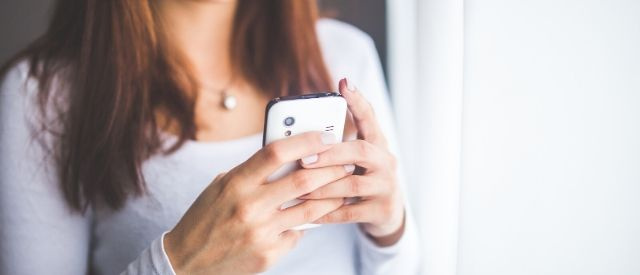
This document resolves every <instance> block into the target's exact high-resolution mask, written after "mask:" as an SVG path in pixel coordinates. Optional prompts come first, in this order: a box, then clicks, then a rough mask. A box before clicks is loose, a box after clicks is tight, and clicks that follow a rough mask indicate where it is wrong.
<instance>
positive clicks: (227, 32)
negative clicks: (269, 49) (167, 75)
mask: <svg viewBox="0 0 640 275" xmlns="http://www.w3.org/2000/svg"><path fill="white" fill-rule="evenodd" d="M235 10H236V1H232V0H229V1H200V0H163V1H160V3H159V12H160V17H161V18H162V19H163V21H164V22H163V24H164V25H165V26H166V28H167V31H168V32H169V37H171V38H172V40H171V41H169V42H170V43H173V44H174V46H175V47H177V48H178V50H179V51H180V52H181V53H182V54H183V55H184V56H185V57H186V58H187V61H188V62H189V63H190V64H191V65H192V66H193V69H194V70H195V71H194V72H193V73H195V74H196V78H197V79H198V80H199V81H201V82H206V83H203V84H205V85H219V86H222V85H225V84H226V83H227V82H228V81H229V80H230V79H231V77H232V76H231V71H230V68H231V58H230V39H231V32H232V27H233V19H234V14H235Z"/></svg>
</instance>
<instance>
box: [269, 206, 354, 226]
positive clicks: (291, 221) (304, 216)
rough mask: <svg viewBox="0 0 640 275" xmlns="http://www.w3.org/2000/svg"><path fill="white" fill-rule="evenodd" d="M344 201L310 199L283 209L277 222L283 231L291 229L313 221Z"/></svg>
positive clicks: (278, 215)
mask: <svg viewBox="0 0 640 275" xmlns="http://www.w3.org/2000/svg"><path fill="white" fill-rule="evenodd" d="M343 203H344V199H327V200H308V201H305V202H303V203H301V204H298V205H296V206H293V207H290V208H287V209H284V210H281V211H280V213H278V214H277V215H276V220H277V224H278V225H279V226H280V230H281V231H285V230H289V229H291V228H294V227H296V226H298V225H303V224H305V223H311V222H313V221H315V220H317V219H319V218H320V217H322V216H324V215H326V214H327V213H330V212H332V211H334V210H336V209H338V208H339V207H340V206H342V205H343Z"/></svg>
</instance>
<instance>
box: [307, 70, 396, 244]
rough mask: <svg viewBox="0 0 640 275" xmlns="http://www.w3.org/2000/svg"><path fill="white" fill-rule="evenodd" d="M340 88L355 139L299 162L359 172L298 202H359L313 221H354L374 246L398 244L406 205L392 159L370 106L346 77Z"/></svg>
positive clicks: (308, 165)
mask: <svg viewBox="0 0 640 275" xmlns="http://www.w3.org/2000/svg"><path fill="white" fill-rule="evenodd" d="M338 85H339V89H340V92H341V93H342V95H343V97H344V98H345V99H346V100H347V104H348V106H349V111H350V112H351V114H352V116H353V120H354V122H355V124H356V128H357V130H358V139H357V140H354V141H347V142H343V143H340V144H337V145H335V146H333V147H332V148H330V149H328V150H326V151H324V152H322V153H320V154H318V158H317V161H315V162H314V163H303V166H304V167H305V168H318V167H331V166H335V165H349V164H355V165H357V166H358V167H359V169H357V170H356V173H354V174H353V175H349V176H347V177H344V178H341V179H339V180H336V181H335V182H332V183H329V184H327V185H325V186H323V187H320V188H319V189H317V190H315V191H313V192H311V193H310V194H308V195H306V196H303V197H302V198H303V199H317V200H322V199H327V198H343V197H359V198H361V200H360V201H359V202H357V203H354V204H347V205H344V206H342V207H341V208H339V209H337V210H336V211H333V212H331V213H329V214H327V215H325V216H324V217H322V218H321V219H319V220H318V221H315V222H316V223H350V222H358V223H361V224H362V229H363V230H364V231H365V232H367V233H368V234H369V235H370V236H371V237H372V239H373V240H374V241H376V243H378V245H381V246H388V245H391V244H394V243H396V242H397V241H398V240H399V239H400V237H401V236H402V233H403V232H404V204H403V201H402V196H401V192H400V190H399V187H398V182H397V178H396V160H395V157H394V156H393V155H392V154H391V153H390V152H389V150H388V148H387V141H386V139H385V137H384V135H383V133H382V131H381V130H380V127H379V126H378V123H377V121H376V118H375V115H374V113H373V109H372V108H371V105H370V104H369V103H368V102H367V101H366V100H365V99H364V97H363V96H362V95H361V94H360V93H359V92H358V91H357V90H356V89H354V88H350V87H348V85H347V80H346V79H342V80H341V81H340V83H339V84H338ZM314 159H315V158H314Z"/></svg>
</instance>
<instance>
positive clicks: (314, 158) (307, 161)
mask: <svg viewBox="0 0 640 275" xmlns="http://www.w3.org/2000/svg"><path fill="white" fill-rule="evenodd" d="M316 161H318V155H317V154H313V155H310V156H306V157H304V158H302V163H303V164H312V163H314V162H316Z"/></svg>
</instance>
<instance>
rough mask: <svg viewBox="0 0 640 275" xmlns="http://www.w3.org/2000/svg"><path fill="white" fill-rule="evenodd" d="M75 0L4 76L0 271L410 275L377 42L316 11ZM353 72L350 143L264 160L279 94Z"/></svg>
mask: <svg viewBox="0 0 640 275" xmlns="http://www.w3.org/2000/svg"><path fill="white" fill-rule="evenodd" d="M78 2H79V3H77V2H73V1H62V0H61V1H58V2H57V4H56V7H55V10H54V14H53V18H52V22H51V25H50V27H49V29H48V31H47V32H46V33H45V34H44V35H43V36H42V37H41V38H40V39H38V40H37V41H36V42H34V43H33V44H32V45H31V46H30V47H29V48H28V49H26V50H25V51H24V52H23V53H21V54H20V55H18V56H17V57H16V58H15V60H14V61H13V62H10V64H9V65H7V66H6V69H5V71H6V72H5V73H3V75H4V80H3V82H2V91H1V96H2V101H1V104H2V106H1V115H0V118H1V120H2V121H1V122H2V131H1V132H0V133H1V134H0V135H1V144H2V145H1V146H2V147H1V148H2V153H1V156H0V159H1V162H0V173H1V177H2V181H1V186H0V187H1V188H0V190H1V191H0V192H1V193H0V196H1V203H2V207H1V208H0V209H1V210H0V214H1V215H0V222H1V223H2V230H1V231H0V250H1V252H2V254H1V259H2V260H1V261H0V271H1V272H0V273H2V274H43V273H54V274H85V273H87V272H91V273H97V274H117V273H120V272H123V271H124V272H125V273H126V274H174V273H175V274H196V273H197V274H246V273H256V272H265V273H267V274H314V273H315V274H356V273H362V274H410V273H413V272H415V269H416V265H417V261H416V257H417V248H416V242H415V240H416V236H415V234H416V233H415V229H414V226H413V225H412V220H411V217H410V215H408V214H407V212H406V211H405V201H404V200H403V196H402V195H401V191H400V187H399V183H398V179H397V176H396V168H395V160H394V158H393V154H392V153H391V152H390V151H389V149H388V148H387V141H386V139H385V135H391V134H392V133H393V132H392V129H393V128H392V125H391V117H390V111H389V106H388V102H387V100H386V96H385V91H384V82H383V78H382V75H381V70H380V66H379V62H378V61H377V60H376V54H375V49H374V47H373V45H372V43H371V40H370V39H369V38H367V37H366V36H364V35H363V34H362V33H360V32H359V31H357V30H355V29H353V28H352V27H349V26H346V25H344V24H342V23H339V22H336V21H331V20H319V21H317V20H316V7H315V2H313V1H299V0H272V1H250V0H238V1H231V0H230V1H195V0H194V1H184V0H162V1H151V0H149V1H124V0H123V1H101V0H85V1H78ZM20 60H24V61H20ZM345 75H349V76H351V78H350V80H349V82H353V81H357V82H358V83H359V84H361V85H362V86H361V88H362V89H361V90H358V89H356V88H355V87H354V86H352V85H350V84H351V83H348V81H347V80H346V79H345V80H341V81H340V82H339V87H338V88H339V90H340V92H341V93H342V94H343V96H344V97H345V99H346V100H347V102H348V106H349V110H350V113H351V117H352V118H353V120H350V121H351V122H350V123H349V126H348V129H347V130H348V131H347V132H348V133H349V134H346V137H345V140H346V141H345V142H337V141H336V140H335V138H333V139H332V138H331V136H324V135H322V134H320V133H307V134H301V135H296V136H293V137H291V138H289V139H286V140H283V141H278V142H275V143H273V144H271V145H269V146H267V147H265V148H261V146H260V142H261V140H260V138H261V135H260V133H261V131H262V123H263V119H264V114H263V111H264V106H265V105H266V103H267V101H268V100H269V99H270V98H272V97H275V96H280V95H286V94H296V93H302V92H310V91H325V90H331V88H332V83H336V82H337V78H334V77H337V76H345ZM334 81H335V82H334ZM365 97H366V98H367V99H368V100H369V101H370V102H371V104H368V103H367V100H366V99H365ZM233 101H235V103H237V104H236V105H237V106H233V105H234V104H231V103H233ZM225 103H227V104H225ZM373 109H375V112H376V114H377V118H376V117H374V115H373ZM356 135H357V137H358V139H356ZM389 137H390V136H389ZM390 143H391V145H392V146H394V140H393V139H390ZM294 160H301V161H300V163H301V165H302V166H303V167H304V168H306V169H300V170H298V171H296V172H293V173H291V174H290V175H288V176H286V177H284V178H282V179H280V180H278V181H275V182H271V183H269V184H265V179H266V177H267V176H268V175H269V174H271V173H272V172H273V171H275V170H276V169H277V168H278V167H279V166H280V165H281V164H282V163H284V162H288V161H294ZM354 165H357V166H358V167H360V169H358V170H357V173H353V174H352V172H353V170H354V168H355V166H354ZM224 171H227V172H224ZM216 175H218V176H217V177H216ZM212 179H213V180H212ZM299 197H302V198H304V199H306V201H305V202H304V203H303V204H300V205H298V206H296V207H292V208H289V209H286V210H279V205H281V204H282V203H283V202H286V201H288V200H290V199H293V198H299ZM346 197H361V198H362V200H361V201H360V202H358V203H356V204H344V203H343V200H344V199H343V198H346ZM309 222H316V223H323V224H325V225H323V226H321V227H319V228H317V229H311V230H308V231H306V232H304V237H303V232H301V231H295V230H290V229H291V228H293V227H295V226H297V225H301V224H305V223H309Z"/></svg>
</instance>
